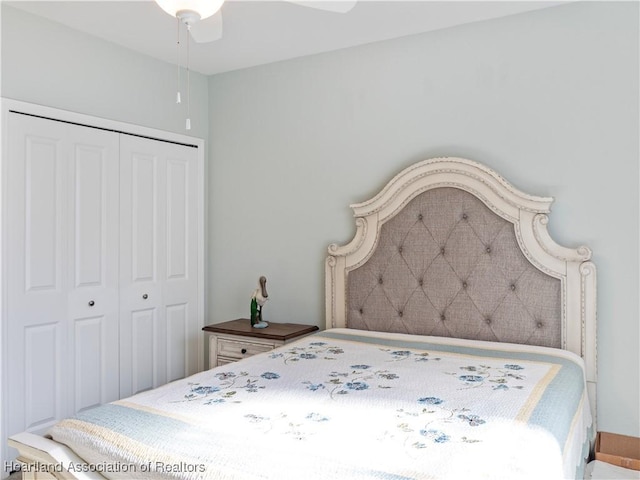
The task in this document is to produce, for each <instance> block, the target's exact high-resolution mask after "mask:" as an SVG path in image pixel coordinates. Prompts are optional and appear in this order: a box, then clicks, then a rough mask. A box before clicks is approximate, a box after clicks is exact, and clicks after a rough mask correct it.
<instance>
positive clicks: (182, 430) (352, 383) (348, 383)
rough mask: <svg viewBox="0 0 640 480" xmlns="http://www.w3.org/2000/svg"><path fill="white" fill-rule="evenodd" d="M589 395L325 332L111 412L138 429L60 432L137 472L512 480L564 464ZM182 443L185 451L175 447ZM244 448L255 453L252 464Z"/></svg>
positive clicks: (574, 387)
mask: <svg viewBox="0 0 640 480" xmlns="http://www.w3.org/2000/svg"><path fill="white" fill-rule="evenodd" d="M583 387H584V382H583V379H582V370H581V367H580V366H579V365H577V364H576V363H574V362H573V361H572V360H567V359H566V358H564V357H562V358H559V359H558V358H555V357H553V356H551V355H542V354H538V353H535V354H533V353H531V352H529V351H528V350H524V351H523V352H512V351H496V350H491V349H478V348H475V349H474V348H470V349H467V348H464V347H460V346H457V345H446V344H429V343H427V342H423V343H416V342H406V344H403V343H401V342H396V341H391V340H385V339H383V340H380V339H377V338H375V337H368V336H366V335H365V334H362V335H361V336H358V335H357V334H354V333H351V332H348V333H347V332H344V333H342V334H340V333H339V332H335V331H329V332H325V333H323V334H317V335H314V336H311V337H308V338H306V339H303V340H300V341H298V342H295V343H294V344H292V345H290V346H284V347H282V348H280V349H276V350H274V351H272V352H267V353H264V354H260V355H256V356H254V357H251V358H249V359H246V360H245V361H242V362H237V363H233V364H227V365H224V366H222V367H219V368H215V369H212V370H210V371H207V372H203V373H201V374H198V375H195V376H193V377H190V378H187V379H185V380H182V381H177V382H174V383H172V384H169V385H166V386H164V387H161V388H159V389H156V390H153V391H149V392H145V393H142V394H139V395H136V396H134V397H132V398H130V399H127V400H123V401H119V402H115V403H114V405H117V406H118V408H120V409H125V410H126V415H127V416H128V417H129V418H131V419H134V418H135V420H132V421H131V422H129V421H128V422H124V424H122V425H121V426H120V427H114V425H120V424H121V423H122V422H118V421H117V420H114V419H107V418H106V417H107V416H108V412H109V411H112V410H113V408H111V409H110V408H105V409H104V411H105V415H104V417H105V418H103V416H101V415H100V412H99V409H100V408H102V407H99V408H98V409H96V411H92V412H91V413H87V414H80V415H78V417H77V418H76V419H73V420H69V421H64V422H62V423H61V424H59V425H58V426H56V427H54V428H53V429H52V431H51V433H52V435H53V436H54V438H58V439H60V440H63V441H65V442H66V443H68V444H71V445H73V446H74V449H78V450H79V451H80V452H82V453H85V454H89V453H87V450H88V449H87V448H86V447H83V445H86V444H88V443H90V444H92V445H94V444H96V443H100V442H104V444H105V446H104V452H109V455H115V457H116V458H119V459H120V460H122V461H124V460H125V459H126V461H134V462H138V463H140V464H143V463H144V462H145V461H146V458H147V457H149V456H150V455H156V453H152V452H158V451H165V449H167V451H168V452H172V453H170V455H171V456H172V458H177V459H180V461H185V462H186V461H189V462H196V461H198V462H203V463H204V464H205V465H207V472H209V471H210V469H211V472H215V474H214V473H211V474H210V475H204V477H203V478H207V477H208V478H218V477H220V478H234V479H235V478H262V472H263V470H262V469H263V468H267V466H268V465H272V467H273V468H275V469H276V470H277V468H278V465H281V462H282V455H283V452H286V453H287V458H299V461H300V462H301V463H300V465H298V466H296V465H293V466H290V467H289V469H290V472H291V475H290V476H289V477H287V478H295V476H296V475H297V476H298V477H299V478H324V477H326V478H334V477H335V475H336V474H337V473H336V472H341V475H342V474H344V478H392V477H393V476H395V475H399V476H401V477H403V478H421V477H422V476H423V474H424V476H425V477H430V476H436V477H438V476H465V475H466V474H470V473H474V475H475V474H476V473H478V471H477V470H473V469H471V467H469V466H467V464H465V462H457V463H456V462H453V463H454V464H455V465H452V462H451V461H450V460H447V459H451V458H467V459H468V462H467V463H468V465H472V464H473V462H474V459H475V460H476V461H479V460H480V459H485V460H486V459H491V458H493V457H495V458H496V461H498V462H501V466H500V468H499V470H500V472H502V473H503V474H504V475H503V476H504V477H505V478H509V476H510V474H511V472H512V471H517V470H518V469H519V468H521V467H522V465H523V464H527V463H531V460H532V459H531V458H530V452H532V451H535V452H537V453H536V455H542V454H544V455H547V456H548V455H550V453H549V452H550V451H553V452H556V453H555V454H554V455H556V456H557V451H558V447H557V445H565V444H566V443H567V442H566V440H567V437H569V436H570V435H571V434H572V429H575V428H576V427H575V425H576V421H575V418H574V417H575V415H576V412H580V413H582V410H584V409H583V408H582V406H583V404H582V403H581V402H583V399H584V390H583ZM560 398H562V399H563V401H565V403H566V402H567V401H568V402H569V404H571V408H570V409H569V410H568V411H569V414H568V415H567V414H566V413H562V412H559V411H558V410H559V409H557V408H556V406H557V402H558V401H559V399H560ZM565 410H567V409H565ZM587 410H588V409H587ZM130 423H135V424H136V425H137V427H136V428H137V430H135V431H134V430H133V429H132V428H131V427H130V425H129V424H130ZM180 425H189V427H188V428H187V427H182V426H180ZM140 429H143V430H144V429H148V432H145V433H140V431H139V430H140ZM89 431H92V432H93V433H92V435H97V436H98V437H99V438H100V439H99V440H96V439H95V437H94V436H91V435H89V434H88V433H87V432H89ZM189 432H191V433H189ZM185 435H186V437H185ZM182 437H185V439H186V438H190V440H188V442H189V447H184V448H182V447H180V446H176V445H175V442H174V439H175V438H182ZM151 439H153V441H152V440H151ZM543 440H544V441H543ZM550 440H551V445H552V447H549V443H548V442H549V441H550ZM247 442H249V443H250V444H252V445H255V446H256V447H255V449H253V448H252V449H251V450H250V451H251V452H252V453H251V458H252V462H250V464H249V465H247V462H245V461H244V460H243V459H245V458H246V454H247ZM114 445H118V447H117V448H116V447H115V446H114ZM537 447H539V450H535V448H537ZM92 448H93V447H92ZM354 448H357V454H356V453H355V451H354ZM118 449H122V451H120V450H118ZM532 449H534V450H532ZM78 450H76V451H78ZM114 451H115V452H116V453H114ZM132 451H135V452H137V453H136V454H135V455H133V458H131V455H132V454H131V452H132ZM104 452H103V454H105V455H106V453H104ZM118 452H119V453H118ZM350 452H352V453H350ZM433 452H437V455H434V454H433ZM505 452H506V453H505ZM354 455H355V456H354ZM154 458H155V457H154ZM558 458H559V459H560V460H558V461H560V462H562V452H561V451H560V455H559V456H558ZM365 460H366V461H365ZM485 460H482V461H485ZM294 463H295V462H294ZM556 463H557V462H556ZM556 463H553V462H551V464H553V468H560V471H563V470H562V469H563V468H565V469H566V468H569V469H571V468H572V467H566V466H564V467H563V465H562V464H560V465H559V466H558V465H556ZM237 465H243V467H242V471H241V472H240V471H236V470H235V469H236V466H237ZM260 465H262V467H259V466H260ZM305 465H306V466H305ZM311 467H313V468H312V470H311ZM325 467H326V468H329V467H330V468H329V469H328V470H325ZM536 468H537V467H536ZM545 468H552V467H545ZM543 470H544V469H543ZM311 471H313V472H317V475H316V473H310V472H311ZM221 472H222V473H221ZM494 473H495V472H492V473H491V474H490V475H489V474H488V476H489V477H492V476H493V475H494ZM538 473H539V474H543V475H546V474H547V473H549V472H548V471H547V470H544V471H542V470H541V471H537V470H536V474H538ZM556 473H557V472H556ZM565 473H566V472H565ZM155 474H157V475H156V476H157V477H163V475H161V474H158V472H155ZM155 474H154V475H155ZM154 475H152V476H151V477H154ZM563 475H564V473H563ZM498 476H500V475H498ZM154 478H155V477H154ZM185 478H192V477H189V476H186V477H185ZM193 478H201V477H193ZM272 478H279V477H278V476H277V475H275V476H273V477H272ZM283 478H284V477H283Z"/></svg>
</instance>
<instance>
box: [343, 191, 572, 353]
mask: <svg viewBox="0 0 640 480" xmlns="http://www.w3.org/2000/svg"><path fill="white" fill-rule="evenodd" d="M417 212H420V213H417ZM382 273H384V278H385V281H384V282H383V276H382ZM347 282H348V284H347V295H348V297H347V323H348V326H349V327H350V328H360V329H367V330H388V329H389V328H388V324H389V320H390V318H396V319H397V321H396V322H395V323H394V327H393V328H394V331H397V332H402V333H413V334H425V335H438V336H455V337H458V338H473V339H479V340H495V341H502V342H513V343H532V344H536V345H544V346H551V347H559V346H560V345H561V341H562V339H561V311H560V304H561V302H560V295H561V290H560V289H561V284H560V281H559V280H558V279H556V278H553V277H550V276H548V275H546V274H544V273H542V272H541V271H540V270H538V269H537V268H536V267H535V266H533V265H532V264H531V263H530V262H529V261H528V260H527V259H526V258H525V256H524V255H523V254H522V252H521V250H520V247H519V245H518V241H517V239H516V236H515V231H514V226H513V224H512V223H511V222H509V221H507V220H505V219H503V218H502V217H500V216H498V215H496V214H495V213H494V212H493V211H491V210H490V209H489V208H488V207H487V206H486V205H485V204H484V203H483V202H482V201H481V200H479V199H478V198H477V197H475V196H473V195H471V194H470V193H468V192H466V191H464V190H460V189H457V188H451V187H443V188H435V189H431V190H427V191H426V192H423V193H421V194H419V195H417V196H416V197H415V198H413V199H412V200H411V201H410V202H409V203H407V205H406V206H405V207H404V208H403V209H402V211H400V212H399V213H398V214H397V215H396V216H395V217H393V218H391V219H390V220H389V221H387V222H386V223H385V224H384V225H382V227H381V230H380V234H379V239H378V246H377V248H376V250H375V251H374V253H373V254H372V256H371V257H370V258H369V259H368V260H367V262H366V263H364V264H363V265H362V266H360V267H358V268H356V269H354V270H352V271H350V272H349V275H348V278H347ZM516 283H517V284H518V285H519V286H520V287H519V288H518V290H517V291H516ZM349 305H354V308H353V309H351V308H350V307H349ZM356 305H357V306H358V307H355V306H356ZM362 305H364V306H365V307H366V311H367V313H366V314H362V309H361V308H360V306H362ZM445 311H446V312H445ZM356 313H357V314H356ZM543 317H544V318H548V319H549V321H548V322H546V323H547V324H548V327H545V328H544V329H543V328H542V323H541V322H540V321H537V320H536V319H537V318H543Z"/></svg>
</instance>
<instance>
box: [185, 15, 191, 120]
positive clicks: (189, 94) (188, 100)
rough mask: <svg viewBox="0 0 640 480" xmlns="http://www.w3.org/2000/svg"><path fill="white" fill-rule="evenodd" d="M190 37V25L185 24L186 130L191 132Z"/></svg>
mask: <svg viewBox="0 0 640 480" xmlns="http://www.w3.org/2000/svg"><path fill="white" fill-rule="evenodd" d="M190 37H191V25H189V24H187V124H186V129H187V130H191V92H190V87H191V86H190V83H191V82H190V73H191V70H190V68H189V44H190V43H191V42H190V41H189V38H190Z"/></svg>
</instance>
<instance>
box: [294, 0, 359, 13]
mask: <svg viewBox="0 0 640 480" xmlns="http://www.w3.org/2000/svg"><path fill="white" fill-rule="evenodd" d="M286 1H287V2H289V3H295V4H296V5H300V6H303V7H310V8H316V9H318V10H326V11H327V12H335V13H347V12H348V11H349V10H351V9H352V8H353V7H355V6H356V3H358V0H286Z"/></svg>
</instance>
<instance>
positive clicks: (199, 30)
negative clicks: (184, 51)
mask: <svg viewBox="0 0 640 480" xmlns="http://www.w3.org/2000/svg"><path fill="white" fill-rule="evenodd" d="M191 37H192V38H193V40H194V42H196V43H208V42H214V41H216V40H220V39H221V38H222V13H221V12H218V13H216V14H215V15H214V16H212V17H209V18H205V19H204V20H200V21H199V22H196V23H194V24H193V25H192V26H191Z"/></svg>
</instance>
